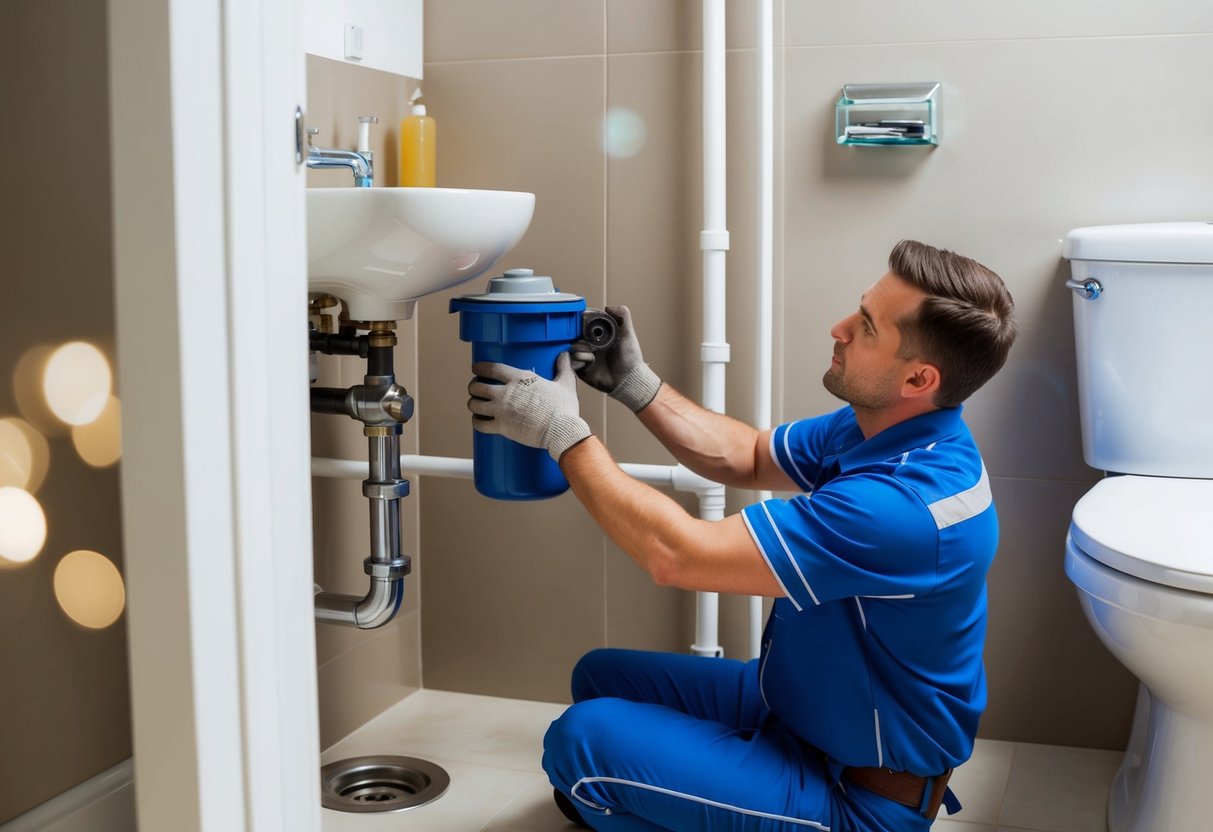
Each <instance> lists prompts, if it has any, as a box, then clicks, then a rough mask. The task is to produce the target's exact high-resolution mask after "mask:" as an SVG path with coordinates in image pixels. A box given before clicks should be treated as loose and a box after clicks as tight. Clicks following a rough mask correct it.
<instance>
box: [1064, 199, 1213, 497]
mask: <svg viewBox="0 0 1213 832" xmlns="http://www.w3.org/2000/svg"><path fill="white" fill-rule="evenodd" d="M1062 253H1063V256H1064V257H1065V258H1066V259H1068V260H1069V261H1070V267H1071V275H1072V279H1071V280H1070V281H1069V282H1068V283H1067V284H1066V285H1067V287H1069V288H1070V289H1071V293H1070V294H1071V296H1072V300H1071V303H1072V304H1073V309H1074V338H1075V347H1076V354H1077V359H1078V404H1079V413H1080V418H1081V421H1082V450H1083V457H1084V459H1086V462H1087V464H1088V465H1090V466H1092V467H1093V468H1099V469H1101V470H1104V471H1114V472H1120V473H1126V474H1146V475H1152V476H1162V477H1195V478H1213V224H1211V223H1204V222H1181V223H1147V224H1142V225H1108V226H1094V227H1089V228H1077V229H1075V230H1073V231H1071V232H1070V233H1069V234H1067V235H1066V239H1065V245H1064V248H1063V250H1062Z"/></svg>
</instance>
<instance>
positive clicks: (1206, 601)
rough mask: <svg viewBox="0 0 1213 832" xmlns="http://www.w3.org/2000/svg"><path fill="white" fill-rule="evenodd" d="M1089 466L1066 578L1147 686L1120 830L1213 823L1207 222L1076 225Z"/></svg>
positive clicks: (1116, 810) (1212, 386) (1069, 253)
mask: <svg viewBox="0 0 1213 832" xmlns="http://www.w3.org/2000/svg"><path fill="white" fill-rule="evenodd" d="M1063 253H1064V256H1065V257H1066V258H1067V259H1068V260H1069V261H1070V263H1071V271H1072V277H1073V279H1072V280H1070V281H1068V282H1067V283H1066V286H1067V287H1069V288H1070V289H1071V290H1072V291H1073V294H1074V299H1073V304H1074V335H1075V340H1076V346H1077V355H1078V392H1079V408H1080V413H1081V420H1082V439H1083V456H1084V458H1085V459H1086V461H1087V464H1088V465H1090V466H1092V467H1094V468H1099V469H1102V470H1104V471H1107V472H1108V473H1109V476H1107V477H1105V478H1104V479H1103V480H1101V481H1100V482H1099V483H1098V484H1097V485H1096V486H1095V487H1094V488H1092V489H1091V490H1090V491H1089V492H1087V493H1086V494H1085V495H1084V496H1083V497H1082V499H1081V500H1079V501H1078V504H1077V505H1076V506H1075V507H1074V515H1073V520H1072V522H1071V524H1070V533H1069V535H1068V536H1067V539H1066V574H1067V575H1068V576H1069V578H1070V580H1071V581H1072V582H1073V583H1074V585H1075V587H1077V589H1078V597H1079V601H1080V603H1081V604H1082V608H1083V611H1084V612H1085V613H1086V616H1087V620H1088V621H1090V622H1091V626H1092V627H1093V628H1094V629H1095V632H1096V633H1097V634H1098V636H1099V638H1100V640H1101V641H1102V642H1103V643H1104V645H1106V646H1107V648H1108V649H1109V650H1110V651H1112V653H1113V655H1115V656H1116V658H1117V659H1119V660H1120V661H1121V662H1122V663H1123V664H1124V665H1125V667H1127V668H1128V669H1129V670H1131V671H1132V672H1133V673H1134V674H1135V675H1136V676H1137V678H1138V679H1140V680H1141V687H1140V692H1139V694H1138V701H1137V712H1136V715H1135V717H1134V721H1133V730H1132V734H1131V736H1130V738H1129V747H1128V749H1127V751H1126V753H1125V759H1124V762H1123V763H1122V764H1121V767H1120V771H1119V772H1118V773H1117V775H1116V780H1115V782H1114V784H1113V786H1112V793H1111V796H1110V798H1109V801H1108V829H1109V830H1110V832H1195V830H1204V829H1213V224H1210V223H1198V222H1186V223H1152V224H1145V225H1117V226H1102V227H1093V228H1079V229H1076V230H1074V231H1071V232H1070V233H1069V234H1068V235H1067V236H1066V240H1065V247H1064V250H1063Z"/></svg>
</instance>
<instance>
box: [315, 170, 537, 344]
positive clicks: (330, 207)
mask: <svg viewBox="0 0 1213 832" xmlns="http://www.w3.org/2000/svg"><path fill="white" fill-rule="evenodd" d="M534 212H535V195H534V194H528V193H522V192H518V191H480V190H462V189H456V188H308V190H307V261H308V264H307V277H308V291H310V292H324V293H326V294H330V295H333V296H335V297H338V298H340V299H341V300H342V301H343V302H344V303H345V305H346V310H347V314H348V316H349V318H350V320H353V321H400V320H405V319H407V318H411V317H412V316H413V307H414V305H415V304H416V301H417V299H418V298H420V297H422V296H423V295H428V294H429V293H431V292H437V291H439V290H440V289H445V288H447V287H448V286H455V285H456V284H459V283H463V282H464V281H465V280H471V279H472V278H474V277H477V276H478V275H481V274H484V272H486V271H487V270H488V269H489V268H490V267H492V265H493V264H494V263H496V262H497V260H499V259H500V258H501V256H502V255H504V254H505V253H506V252H507V251H509V250H510V249H511V248H513V247H514V245H515V244H516V243H517V242H518V241H519V240H520V239H521V238H522V235H523V234H525V233H526V230H527V227H528V226H529V225H530V224H531V216H532V214H534Z"/></svg>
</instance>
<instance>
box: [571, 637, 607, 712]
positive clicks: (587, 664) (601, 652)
mask: <svg viewBox="0 0 1213 832" xmlns="http://www.w3.org/2000/svg"><path fill="white" fill-rule="evenodd" d="M616 652H617V651H616V650H613V649H611V648H609V647H599V648H597V649H595V650H591V651H590V652H588V653H586V654H585V655H584V656H582V657H581V659H580V660H578V662H577V664H576V665H575V666H574V667H573V676H572V683H571V687H572V692H573V701H574V702H584V701H586V700H588V699H595V698H597V697H599V696H602V692H601V689H600V687H599V685H598V682H597V681H596V680H597V679H598V678H599V675H600V671H601V670H603V669H605V668H607V667H610V666H611V665H612V664H614V659H613V658H612V657H613V654H615V653H616Z"/></svg>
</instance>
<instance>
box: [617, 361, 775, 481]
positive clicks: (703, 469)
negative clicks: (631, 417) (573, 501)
mask: <svg viewBox="0 0 1213 832" xmlns="http://www.w3.org/2000/svg"><path fill="white" fill-rule="evenodd" d="M637 415H638V417H639V418H640V421H641V422H642V423H643V424H644V426H645V427H646V428H648V430H649V432H651V433H652V434H653V435H654V436H656V437H657V439H658V440H659V441H660V442H661V444H662V445H664V446H665V447H666V449H667V450H668V451H669V452H670V453H672V454H673V455H674V458H675V459H677V460H678V461H679V462H681V463H682V464H683V465H685V466H686V467H688V468H690V469H691V470H692V471H694V472H695V473H697V474H700V475H702V476H704V477H707V478H708V479H711V480H715V481H716V482H720V483H724V484H725V485H729V486H733V487H735V488H764V487H770V488H783V487H786V485H787V484H786V483H785V482H784V481H783V478H782V477H781V476H780V475H779V472H778V471H777V470H775V469H774V466H771V465H769V464H768V463H769V459H768V457H769V454H768V453H767V451H766V436H765V435H764V434H763V433H761V432H760V431H758V430H757V429H756V428H753V427H751V426H750V425H747V424H745V423H744V422H739V421H737V420H736V419H733V418H730V417H729V416H725V415H724V414H721V413H715V412H713V411H710V410H707V409H706V408H703V407H700V406H699V405H697V404H695V403H694V402H692V401H691V400H690V399H688V398H686V397H685V396H683V395H682V394H681V393H679V392H678V391H677V390H675V389H674V388H672V387H670V386H669V385H668V384H663V385H662V387H661V390H660V392H658V394H657V397H656V398H655V399H653V401H652V402H651V403H650V404H649V406H648V407H646V408H644V409H643V410H641V411H640V413H638V414H637Z"/></svg>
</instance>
